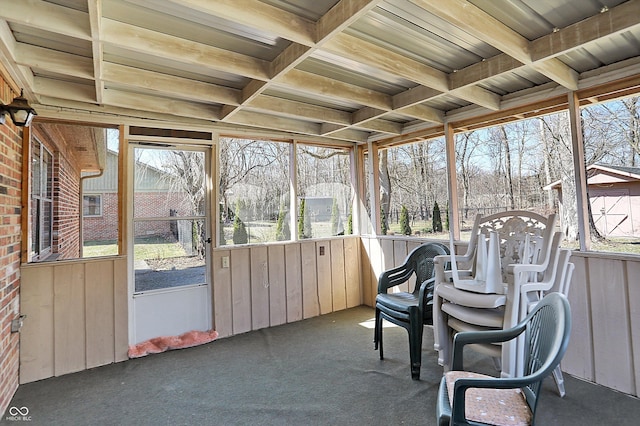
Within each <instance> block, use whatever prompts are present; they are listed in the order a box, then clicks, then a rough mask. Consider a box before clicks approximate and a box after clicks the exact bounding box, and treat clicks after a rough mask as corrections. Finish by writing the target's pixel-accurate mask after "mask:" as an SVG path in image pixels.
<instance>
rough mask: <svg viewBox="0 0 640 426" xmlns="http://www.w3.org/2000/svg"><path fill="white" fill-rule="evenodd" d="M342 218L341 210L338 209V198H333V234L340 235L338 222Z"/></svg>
mask: <svg viewBox="0 0 640 426" xmlns="http://www.w3.org/2000/svg"><path fill="white" fill-rule="evenodd" d="M339 220H340V211H339V210H338V200H336V199H335V198H334V199H333V204H331V235H338V222H339Z"/></svg>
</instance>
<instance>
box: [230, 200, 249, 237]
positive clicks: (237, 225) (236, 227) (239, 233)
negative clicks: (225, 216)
mask: <svg viewBox="0 0 640 426" xmlns="http://www.w3.org/2000/svg"><path fill="white" fill-rule="evenodd" d="M240 209H241V204H240V200H238V201H237V202H236V211H235V219H233V244H247V243H248V242H249V235H248V234H247V227H246V226H245V225H244V222H243V221H242V220H241V219H240Z"/></svg>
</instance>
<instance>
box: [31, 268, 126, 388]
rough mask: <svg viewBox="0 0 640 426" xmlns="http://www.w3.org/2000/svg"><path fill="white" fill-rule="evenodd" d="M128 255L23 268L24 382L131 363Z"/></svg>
mask: <svg viewBox="0 0 640 426" xmlns="http://www.w3.org/2000/svg"><path fill="white" fill-rule="evenodd" d="M126 262H127V261H126V257H124V256H119V257H109V258H103V259H84V260H83V259H79V260H72V261H60V262H48V263H40V264H29V265H23V266H22V268H21V282H20V294H21V312H22V313H24V314H26V315H27V318H26V319H25V323H24V326H23V328H22V330H21V331H20V383H29V382H32V381H35V380H40V379H45V378H47V377H52V376H58V375H62V374H67V373H71V372H75V371H81V370H85V369H87V368H92V367H97V366H100V365H105V364H110V363H113V362H118V361H123V360H125V359H127V355H126V354H127V349H128V317H127V316H128V309H127V278H126V277H127V275H126V270H127V268H126V265H127V263H126Z"/></svg>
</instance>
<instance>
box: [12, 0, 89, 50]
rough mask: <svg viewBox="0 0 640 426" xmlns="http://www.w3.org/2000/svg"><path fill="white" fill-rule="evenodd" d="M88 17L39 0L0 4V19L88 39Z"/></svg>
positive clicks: (13, 1)
mask: <svg viewBox="0 0 640 426" xmlns="http://www.w3.org/2000/svg"><path fill="white" fill-rule="evenodd" d="M88 18H89V17H88V16H87V14H86V13H85V12H81V11H79V10H75V9H71V8H68V7H63V6H58V5H56V4H53V3H49V2H44V1H40V0H21V1H15V0H6V1H3V2H2V5H0V19H5V20H6V21H8V22H15V23H18V24H21V25H25V26H28V27H33V28H38V29H39V30H44V31H49V32H52V33H56V34H62V35H66V36H69V37H74V38H78V39H81V40H89V41H90V40H91V26H90V24H89V19H88Z"/></svg>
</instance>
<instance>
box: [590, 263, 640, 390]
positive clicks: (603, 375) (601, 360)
mask: <svg viewBox="0 0 640 426" xmlns="http://www.w3.org/2000/svg"><path fill="white" fill-rule="evenodd" d="M588 265H589V268H588V274H589V280H590V290H591V318H592V327H593V346H594V351H593V355H594V357H593V360H594V367H595V381H596V382H597V383H600V384H602V385H604V386H607V387H610V388H613V389H617V390H620V391H622V392H625V393H634V392H635V385H634V380H633V379H634V374H633V365H632V356H631V341H630V337H631V331H630V327H629V316H628V306H629V304H628V300H627V292H626V290H625V284H626V283H625V281H624V272H625V271H624V264H623V262H622V261H619V260H609V259H607V260H597V259H591V258H590V259H589V262H588Z"/></svg>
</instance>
